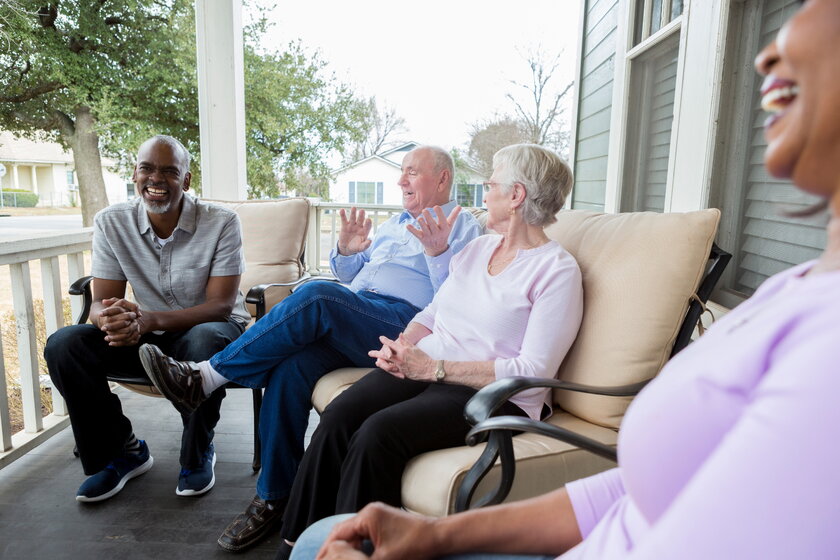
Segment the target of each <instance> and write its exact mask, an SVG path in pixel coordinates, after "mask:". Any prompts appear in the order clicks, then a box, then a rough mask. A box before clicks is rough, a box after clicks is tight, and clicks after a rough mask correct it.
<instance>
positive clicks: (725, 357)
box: [295, 0, 840, 560]
mask: <svg viewBox="0 0 840 560" xmlns="http://www.w3.org/2000/svg"><path fill="white" fill-rule="evenodd" d="M838 52H840V1H838V0H807V1H805V2H802V6H801V7H800V8H799V10H798V11H797V12H796V13H795V14H794V16H793V17H792V18H791V19H790V21H788V22H787V24H786V25H785V26H784V27H783V28H782V31H781V32H780V33H779V36H778V38H777V39H776V41H775V42H774V43H772V44H771V45H769V46H768V47H766V48H765V49H764V50H763V51H762V52H761V54H760V55H759V56H758V58H757V59H756V67H757V69H758V71H759V72H760V73H761V74H763V75H765V76H766V77H767V79H766V80H765V82H764V85H763V86H762V92H761V95H762V102H763V105H764V107H765V109H766V110H768V111H769V112H770V113H771V116H770V118H769V119H768V120H767V123H766V125H765V136H766V138H767V140H768V148H767V152H766V154H765V165H766V167H767V169H768V170H769V171H770V173H772V174H773V175H775V176H777V177H785V178H791V179H792V180H793V182H794V183H795V184H796V185H797V186H798V187H799V188H800V189H802V190H803V191H806V192H809V193H812V194H815V195H818V196H820V197H822V198H823V199H824V201H825V206H826V207H827V208H828V209H829V211H830V212H831V218H830V220H829V223H828V228H827V234H828V243H827V247H826V250H825V251H824V253H823V254H822V255H821V256H820V258H819V259H817V260H815V261H812V262H807V263H804V264H802V265H799V266H796V267H794V268H793V269H790V270H787V271H785V272H783V273H781V274H778V275H776V276H774V277H772V278H770V279H769V280H767V281H766V282H765V283H764V284H763V285H762V286H761V287H760V288H759V290H758V291H757V292H756V294H755V295H754V296H753V297H752V298H751V299H750V300H748V301H747V302H745V303H743V304H742V305H740V306H739V307H738V308H736V309H735V310H733V311H732V312H731V313H729V314H728V315H727V316H726V317H724V318H723V319H722V320H720V321H718V322H717V323H716V324H715V325H714V326H713V327H712V328H711V329H710V330H709V332H708V333H707V334H705V335H704V336H703V337H701V338H700V339H699V340H698V341H696V342H695V343H693V344H692V345H690V346H689V347H688V348H687V349H686V350H684V351H683V352H681V353H680V354H679V355H678V356H677V357H676V358H675V359H674V360H672V361H671V362H669V364H668V365H667V366H666V367H665V369H664V370H663V371H662V373H661V374H660V375H659V376H658V377H657V379H656V380H655V381H654V382H653V383H651V384H650V385H649V386H648V387H647V388H646V389H645V390H644V391H643V392H642V393H641V394H640V395H639V397H638V398H637V399H636V400H635V401H634V402H633V404H632V405H631V407H630V409H629V410H628V412H627V415H626V418H625V421H624V424H623V426H622V430H621V434H620V437H619V442H618V445H619V447H618V451H619V454H618V458H619V467H618V468H617V469H614V470H611V471H607V472H605V473H602V474H600V475H596V476H593V477H590V478H586V479H583V480H580V481H577V482H574V483H571V484H568V485H567V486H566V488H563V489H561V490H558V491H555V492H554V493H551V494H547V495H545V496H542V497H538V498H534V499H531V500H527V501H523V502H518V503H512V504H508V505H502V506H496V507H491V508H486V509H482V510H477V511H470V512H466V513H464V514H458V515H453V516H450V517H447V518H443V519H429V518H421V517H416V516H411V515H409V514H406V513H404V512H400V511H398V510H394V509H391V508H386V507H385V506H382V505H380V504H374V505H371V506H368V507H367V508H365V509H364V510H362V511H361V512H360V513H359V514H358V515H356V516H354V517H352V518H351V519H349V520H345V521H343V522H341V523H339V524H338V525H337V526H336V527H335V528H334V530H333V531H332V533H331V534H330V536H329V537H328V538H327V540H326V544H325V546H324V547H323V548H322V549H321V552H320V553H319V554H318V558H319V559H324V560H326V559H331V560H335V559H339V558H341V559H345V558H346V559H355V558H365V557H366V555H365V554H363V553H362V552H360V551H359V550H358V548H360V545H361V543H362V542H363V540H365V539H369V540H370V541H372V543H373V546H374V547H375V551H376V552H375V555H374V557H375V558H383V559H387V558H399V559H403V560H405V559H426V558H437V557H439V556H443V555H449V554H463V553H467V552H473V551H479V552H490V551H492V552H495V553H499V554H498V555H492V556H489V555H473V554H465V555H463V556H456V558H484V557H492V558H497V559H507V558H535V557H542V556H534V555H549V556H557V555H562V556H561V558H562V559H563V560H570V559H584V558H586V559H588V558H599V559H613V558H628V559H662V558H679V559H689V560H691V559H698V560H700V559H703V560H706V559H712V558H714V559H717V558H738V559H744V558H761V559H762V560H766V559H775V558H808V559H809V560H811V559H824V558H825V559H827V558H838V557H840V530H838V526H840V474H838V469H837V465H838V459H840V452H838V451H837V442H838V441H840V406H838V395H840V365H838V364H839V363H840V350H839V348H840V101H838V100H840V56H838V54H837V53H838ZM711 357H714V359H710V358H711ZM663 450H667V452H664V453H663ZM325 521H326V520H325ZM325 526H326V524H325ZM316 529H317V527H313V530H312V531H309V532H307V534H305V535H304V536H303V537H302V538H301V542H300V543H299V547H298V548H297V550H296V555H295V558H306V557H307V555H305V554H304V552H305V551H307V550H308V551H309V557H312V556H314V553H313V552H312V550H313V545H310V544H308V543H309V542H317V540H318V538H319V537H318V531H317V530H316ZM321 530H322V531H324V529H323V528H322V529H321ZM323 534H324V533H323V532H322V533H321V537H320V538H323ZM310 535H311V537H312V539H313V540H312V541H310ZM517 555H526V556H517Z"/></svg>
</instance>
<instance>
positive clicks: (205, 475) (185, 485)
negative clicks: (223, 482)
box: [175, 443, 216, 496]
mask: <svg viewBox="0 0 840 560" xmlns="http://www.w3.org/2000/svg"><path fill="white" fill-rule="evenodd" d="M215 466H216V450H215V448H214V447H213V444H212V443H211V444H210V447H208V448H207V451H206V452H205V453H204V458H203V459H202V460H201V464H200V465H199V466H197V467H196V468H194V469H181V474H180V476H179V477H178V488H176V489H175V493H176V494H178V495H179V496H200V495H201V494H204V493H205V492H207V491H208V490H210V489H211V488H213V485H214V484H215V483H216V473H215V471H214V470H213V467H215Z"/></svg>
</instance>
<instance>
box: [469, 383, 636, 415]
mask: <svg viewBox="0 0 840 560" xmlns="http://www.w3.org/2000/svg"><path fill="white" fill-rule="evenodd" d="M649 382H650V380H649V379H647V380H645V381H642V382H640V383H634V384H632V385H623V386H620V387H593V386H590V385H581V384H579V383H571V382H569V381H563V380H561V379H545V378H542V377H508V378H506V379H500V380H498V381H494V382H493V383H491V384H490V385H487V386H486V387H483V388H482V389H481V390H480V391H479V392H478V393H476V394H475V395H473V397H472V398H471V399H470V400H469V401H468V402H467V405H466V406H465V407H464V416H465V417H466V419H467V421H468V422H469V423H470V424H471V425H473V426H475V425H477V424H478V423H480V422H483V421H485V420H487V419H488V418H490V416H491V415H492V414H493V413H494V412H495V411H496V410H497V409H498V408H499V407H500V406H502V405H503V404H504V403H505V402H507V401H508V400H509V399H510V398H511V397H512V396H513V395H515V394H516V393H519V392H521V391H525V390H526V389H533V388H535V387H550V388H553V389H562V390H565V391H575V392H577V393H589V394H592V395H604V396H607V397H632V396H634V395H636V394H638V393H639V391H641V390H642V388H643V387H644V386H645V385H647V384H648V383H649Z"/></svg>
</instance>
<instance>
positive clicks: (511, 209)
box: [508, 206, 516, 216]
mask: <svg viewBox="0 0 840 560" xmlns="http://www.w3.org/2000/svg"><path fill="white" fill-rule="evenodd" d="M514 214H516V208H514V207H512V206H511V208H510V210H508V215H510V216H513V215H514Z"/></svg>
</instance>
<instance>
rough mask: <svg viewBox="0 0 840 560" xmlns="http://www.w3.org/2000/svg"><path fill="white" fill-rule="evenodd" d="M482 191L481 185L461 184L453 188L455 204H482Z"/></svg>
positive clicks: (476, 205)
mask: <svg viewBox="0 0 840 560" xmlns="http://www.w3.org/2000/svg"><path fill="white" fill-rule="evenodd" d="M483 198H484V189H483V188H482V186H481V185H473V184H466V183H461V184H459V185H457V186H456V188H455V202H456V203H457V204H458V205H460V206H467V207H469V206H475V207H476V208H480V207H481V206H482V204H483V202H482V201H483Z"/></svg>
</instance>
